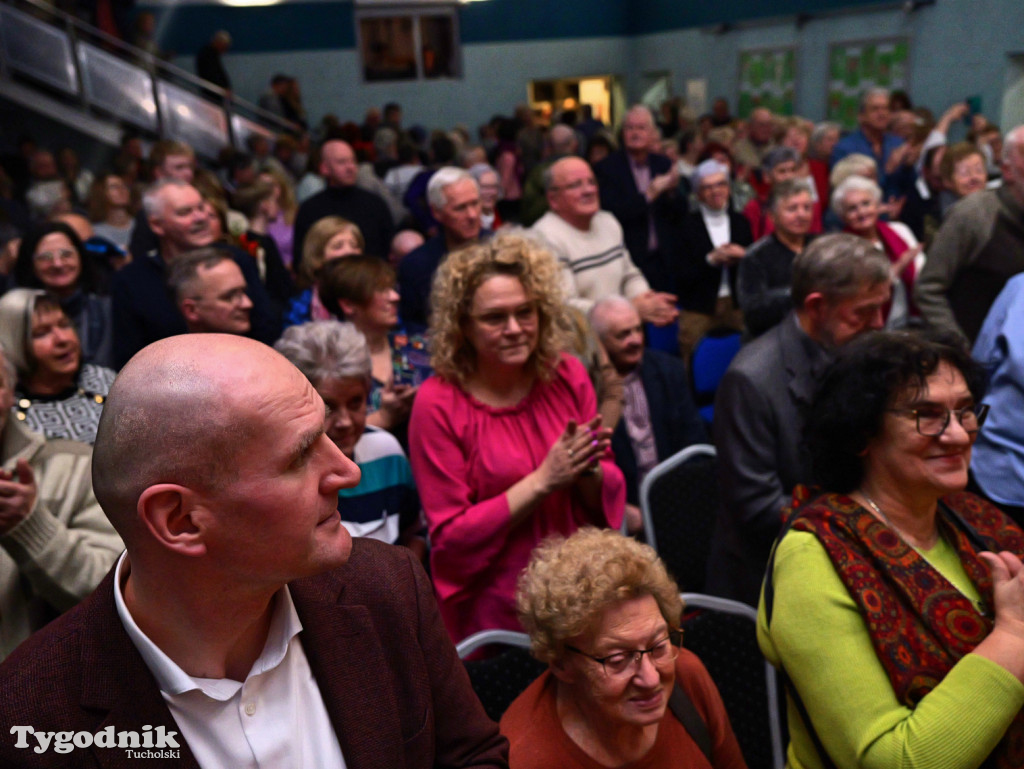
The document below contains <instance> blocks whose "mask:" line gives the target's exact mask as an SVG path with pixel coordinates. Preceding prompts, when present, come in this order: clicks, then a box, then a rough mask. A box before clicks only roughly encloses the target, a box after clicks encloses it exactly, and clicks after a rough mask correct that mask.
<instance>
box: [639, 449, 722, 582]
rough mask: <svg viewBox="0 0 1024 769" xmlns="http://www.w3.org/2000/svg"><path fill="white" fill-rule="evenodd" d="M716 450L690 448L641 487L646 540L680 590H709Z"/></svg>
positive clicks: (650, 475)
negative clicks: (706, 579) (708, 571)
mask: <svg viewBox="0 0 1024 769" xmlns="http://www.w3.org/2000/svg"><path fill="white" fill-rule="evenodd" d="M716 456H717V454H716V452H715V447H714V446H711V445H709V444H706V443H701V444H697V445H694V446H687V447H686V448H685V449H683V450H682V451H679V452H676V453H675V454H673V455H672V456H671V457H669V458H668V459H666V460H665V461H663V462H660V463H659V464H658V465H657V466H656V467H655V468H654V469H653V470H651V472H650V473H648V475H647V477H646V478H644V482H643V483H642V484H641V485H640V510H641V512H642V513H643V519H644V538H645V539H646V540H647V544H649V545H650V546H651V547H653V548H654V549H655V550H656V551H657V553H658V555H660V556H661V559H662V560H663V561H664V562H665V567H666V568H667V569H668V570H669V573H670V574H672V576H674V577H675V579H676V582H678V583H679V589H680V590H684V591H689V592H694V593H700V592H702V591H703V590H704V579H705V572H706V570H707V561H708V551H709V550H710V549H711V534H712V532H713V531H714V528H715V519H716V518H717V517H718V478H717V476H716V468H715V463H716Z"/></svg>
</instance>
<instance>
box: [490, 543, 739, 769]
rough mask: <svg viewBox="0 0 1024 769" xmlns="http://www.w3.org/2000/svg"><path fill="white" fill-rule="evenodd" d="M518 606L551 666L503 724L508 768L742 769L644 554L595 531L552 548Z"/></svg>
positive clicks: (651, 555)
mask: <svg viewBox="0 0 1024 769" xmlns="http://www.w3.org/2000/svg"><path fill="white" fill-rule="evenodd" d="M516 605H517V607H518V610H519V617H520V619H521V621H522V623H523V627H525V628H526V630H527V632H528V633H529V634H530V645H531V649H532V652H533V655H534V656H535V657H537V659H539V660H541V661H542V662H545V663H547V664H548V666H549V667H548V670H547V671H546V672H544V673H543V674H542V675H541V677H540V678H538V679H537V680H536V681H534V682H533V683H532V684H531V685H530V686H529V688H527V689H526V690H525V691H524V692H523V693H522V694H521V695H519V697H518V698H517V699H516V700H515V702H513V703H512V705H511V706H510V707H509V709H508V710H507V711H506V712H505V715H504V717H503V718H502V719H501V731H502V733H503V734H505V736H506V737H508V739H509V743H510V749H509V766H510V767H511V769H548V767H559V769H594V768H595V767H609V766H627V765H628V766H630V767H652V769H653V767H668V768H671V767H680V768H682V767H687V768H688V769H689V768H690V767H694V768H697V767H701V768H705V767H716V769H725V767H730V768H734V769H739V768H740V767H743V766H745V764H744V762H743V756H742V754H741V753H740V749H739V745H738V744H737V742H736V737H735V735H734V734H733V731H732V727H731V726H730V725H729V719H728V716H726V713H725V708H724V707H723V705H722V700H721V698H720V697H719V694H718V690H717V689H716V688H715V684H714V682H713V681H712V680H711V677H710V676H709V675H708V672H707V671H706V670H705V669H704V666H703V665H702V664H701V663H700V660H699V659H697V657H696V656H695V655H694V654H693V653H691V652H689V651H687V650H685V649H680V648H679V631H678V630H677V628H678V625H679V620H680V617H681V615H682V611H683V602H682V600H681V599H680V597H679V591H678V588H677V587H676V584H675V582H673V581H672V579H671V578H670V577H669V576H668V574H667V573H666V572H665V566H664V564H663V563H662V562H661V560H659V558H658V556H657V554H656V553H655V552H654V550H653V549H652V548H651V547H649V546H648V545H642V544H640V543H639V542H637V541H636V540H633V539H629V538H626V537H623V536H622V535H621V534H619V533H617V532H614V531H609V530H607V529H605V530H600V529H594V528H591V527H587V528H584V529H581V530H580V531H578V532H576V533H575V534H573V535H572V536H571V537H569V538H568V539H564V540H563V539H562V538H552V539H550V540H547V541H546V542H544V543H543V544H542V545H540V547H538V548H537V549H536V550H535V551H534V553H533V556H532V557H531V559H530V564H529V566H528V567H527V568H526V570H525V571H524V572H523V574H522V576H521V577H520V580H519V589H518V592H517V596H516ZM685 711H689V712H691V713H693V712H695V713H696V716H697V717H698V725H697V726H696V727H695V726H694V723H693V722H692V720H688V719H686V717H685V716H683V717H682V720H681V718H680V713H682V712H685ZM684 723H687V724H688V725H687V726H684ZM700 724H702V725H703V731H702V733H703V734H706V735H707V737H709V738H710V739H709V742H710V748H708V747H707V745H705V748H701V747H699V744H701V742H703V740H701V739H700V737H696V738H695V735H694V734H692V733H691V729H696V730H697V731H701V727H700ZM705 749H707V750H708V753H705Z"/></svg>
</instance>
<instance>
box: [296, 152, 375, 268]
mask: <svg viewBox="0 0 1024 769" xmlns="http://www.w3.org/2000/svg"><path fill="white" fill-rule="evenodd" d="M320 175H321V176H322V177H323V178H324V179H325V180H326V181H327V187H326V189H324V190H322V191H321V192H318V193H317V194H316V195H313V196H312V197H311V198H309V199H308V200H305V201H303V203H302V205H301V206H299V210H298V211H297V212H296V214H295V241H294V245H293V247H292V253H293V254H294V255H295V260H294V261H295V268H296V269H298V267H299V265H300V264H301V263H302V259H303V258H304V256H303V253H302V246H303V243H305V242H306V233H307V232H309V228H310V227H312V226H313V225H314V224H316V223H317V222H318V221H320V220H321V219H323V218H324V217H325V216H340V217H342V218H343V219H348V220H349V221H350V222H355V223H356V224H357V225H358V226H359V229H360V231H362V233H363V239H364V240H365V241H366V247H365V249H364V252H365V253H367V254H370V255H372V256H379V257H381V258H382V259H384V258H386V257H387V255H388V248H389V247H390V245H391V238H392V236H393V235H394V232H395V227H394V222H393V221H392V218H391V211H390V210H389V209H388V204H387V203H386V202H384V199H383V198H381V197H380V195H376V194H374V193H372V192H370V191H368V190H364V189H362V188H361V187H357V186H356V180H357V179H358V177H359V164H358V162H357V160H356V153H355V150H353V149H352V145H350V144H349V143H348V142H346V141H342V140H341V139H328V140H327V141H326V142H324V145H323V147H322V148H321V150H320Z"/></svg>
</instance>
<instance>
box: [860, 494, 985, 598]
mask: <svg viewBox="0 0 1024 769" xmlns="http://www.w3.org/2000/svg"><path fill="white" fill-rule="evenodd" d="M860 494H861V496H862V497H864V500H865V501H866V502H867V503H868V507H870V508H871V509H872V510H873V511H874V512H875V514H876V515H877V516H878V517H879V518H881V519H882V521H883V522H884V523H885V525H886V526H888V527H889V528H890V529H892V530H893V531H894V532H895V533H896V536H897V537H899V538H900V542H902V543H903V544H904V545H906V546H907V547H909V548H911V549H912V550H913V551H914V552H915V553H917V554H918V555H919V556H920V557H921V560H923V561H924V562H925V563H926V564H928V565H929V566H931V567H932V569H933V570H935V571H936V572H937V573H938V574H940V575H942V576H943V577H945V579H946V581H947V582H948V583H949V584H950V585H952V586H953V589H954V590H956V592H958V593H959V594H960V595H962V596H963V597H964V598H965V599H966V600H967V601H968V602H969V603H970V604H971V605H972V606H973V607H974V608H975V609H976V610H977V612H978V613H979V614H980V615H981V616H983V617H988V616H989V611H988V609H987V608H986V606H985V603H984V602H983V601H975V600H974V599H973V598H971V597H970V596H969V595H967V593H965V592H964V591H963V590H961V589H960V586H959V585H957V584H956V583H955V582H954V581H953V580H952V579H950V578H949V577H948V576H947V575H946V574H944V573H943V572H942V571H940V570H939V568H938V567H937V566H936V565H935V564H934V563H932V562H931V561H930V560H929V559H928V557H927V556H926V555H925V554H924V553H923V552H922V549H923V548H917V547H914V546H913V545H912V544H910V543H909V542H907V539H906V537H904V536H903V532H901V531H900V530H899V529H898V528H896V527H895V526H893V523H892V521H890V520H889V516H887V515H886V514H885V513H884V512H883V511H882V508H880V507H879V506H878V504H877V503H876V502H875V500H873V499H872V498H871V497H869V496H868V494H867V492H866V491H864V490H863V489H861V490H860ZM939 536H940V537H941V532H940V534H939ZM936 544H938V542H937V541H936ZM933 547H934V545H933Z"/></svg>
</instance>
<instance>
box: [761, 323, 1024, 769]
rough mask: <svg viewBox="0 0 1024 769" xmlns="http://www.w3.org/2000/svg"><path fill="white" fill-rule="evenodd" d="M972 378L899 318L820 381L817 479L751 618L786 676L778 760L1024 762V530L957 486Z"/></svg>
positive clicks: (972, 423) (978, 378) (813, 441)
mask: <svg viewBox="0 0 1024 769" xmlns="http://www.w3.org/2000/svg"><path fill="white" fill-rule="evenodd" d="M982 387H983V376H982V374H981V371H980V369H979V367H978V365H977V364H976V363H975V362H974V361H972V360H971V358H970V356H969V354H968V353H967V351H966V349H964V348H962V347H960V343H959V342H947V341H943V340H939V339H928V338H921V337H918V336H915V335H912V334H909V333H907V332H890V333H882V334H878V335H874V336H865V337H863V339H860V340H856V341H855V342H853V343H851V344H850V346H849V347H848V348H846V349H845V350H844V351H843V352H842V353H840V356H839V358H838V359H837V361H836V363H835V364H834V366H833V367H832V368H831V370H830V371H829V372H828V374H827V375H826V377H825V379H824V381H823V382H822V385H821V389H820V391H819V393H818V396H817V397H816V399H815V401H814V404H813V406H812V408H811V412H810V416H809V419H808V430H807V437H808V446H809V450H810V453H811V455H812V456H813V457H814V470H815V473H814V474H815V479H816V482H818V483H820V484H821V487H822V488H823V489H824V490H825V491H827V492H829V493H827V494H824V495H822V496H819V497H817V498H816V499H814V500H812V501H808V502H806V503H804V504H800V505H798V506H797V507H796V509H795V511H793V513H792V517H791V519H790V521H789V526H788V528H787V529H786V530H784V531H783V533H782V534H781V535H780V540H779V541H778V543H777V545H776V549H775V553H774V558H773V563H770V564H769V572H768V577H767V581H766V585H765V588H764V593H763V597H762V603H761V612H760V622H759V628H758V637H759V641H760V643H761V648H762V650H763V651H764V652H765V655H766V656H767V657H768V658H769V660H770V661H772V663H773V664H775V665H776V666H778V667H781V668H784V669H785V672H786V674H787V675H788V676H789V678H790V679H791V681H792V684H793V685H792V687H791V688H790V699H791V707H790V708H789V733H790V737H791V743H790V748H789V756H790V764H791V765H793V766H823V765H832V766H845V767H873V766H895V765H898V764H901V763H902V764H904V765H906V766H942V767H962V768H963V769H967V768H968V767H980V766H1007V767H1009V766H1020V765H1021V764H1022V761H1024V754H1022V747H1021V746H1022V745H1024V743H1022V741H1021V739H1020V734H1021V731H1022V729H1024V721H1022V720H1021V717H1020V710H1021V706H1022V704H1024V685H1022V682H1024V632H1022V631H1021V626H1022V624H1024V577H1022V575H1024V566H1022V564H1021V561H1020V558H1019V556H1018V554H1020V553H1021V552H1024V533H1022V532H1021V530H1020V529H1019V528H1018V527H1017V526H1016V525H1015V524H1013V523H1012V522H1011V521H1010V520H1009V519H1008V518H1007V517H1006V516H1004V515H1003V514H1002V513H1001V512H999V510H997V509H996V508H994V507H992V506H991V505H989V504H987V503H985V502H983V501H982V500H981V499H979V498H978V497H975V496H973V495H971V494H968V493H964V492H963V490H964V487H965V486H966V485H967V481H968V465H969V463H970V459H971V446H972V444H973V443H974V439H975V437H976V436H977V433H978V429H979V427H980V426H981V424H982V422H983V420H984V417H985V407H984V406H981V405H980V404H979V401H978V399H979V398H980V397H981V394H982ZM801 498H804V497H802V496H801ZM840 692H841V693H842V696H836V695H837V693H840ZM794 697H796V698H798V700H799V701H800V702H802V707H799V706H795V707H794V704H795V703H793V700H794ZM798 713H800V714H801V715H798ZM808 716H809V720H808Z"/></svg>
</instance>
